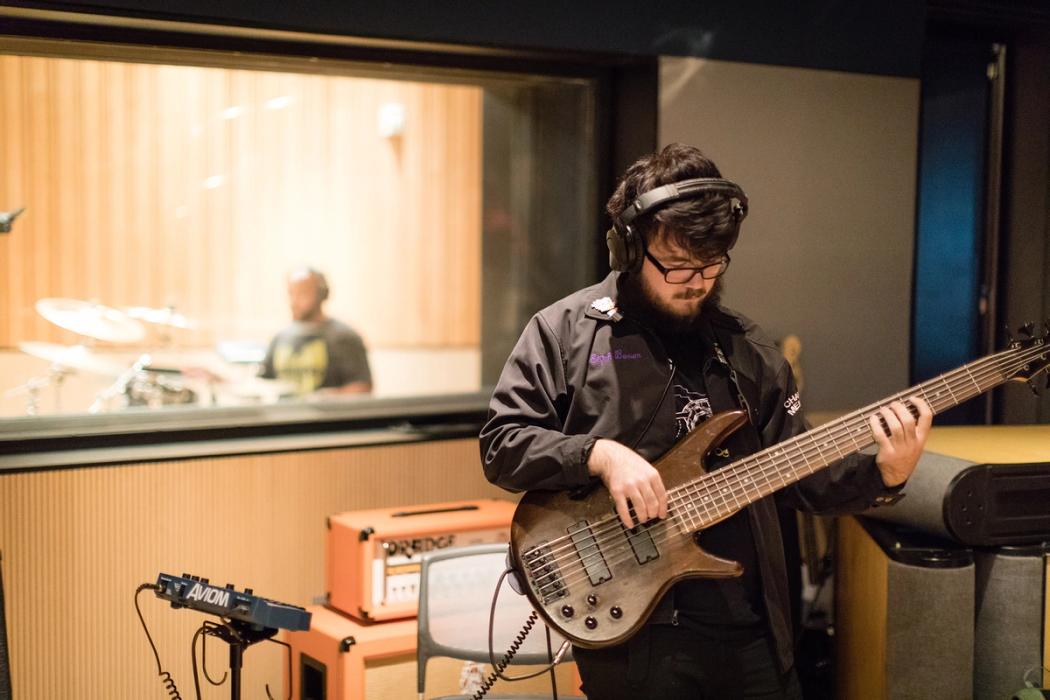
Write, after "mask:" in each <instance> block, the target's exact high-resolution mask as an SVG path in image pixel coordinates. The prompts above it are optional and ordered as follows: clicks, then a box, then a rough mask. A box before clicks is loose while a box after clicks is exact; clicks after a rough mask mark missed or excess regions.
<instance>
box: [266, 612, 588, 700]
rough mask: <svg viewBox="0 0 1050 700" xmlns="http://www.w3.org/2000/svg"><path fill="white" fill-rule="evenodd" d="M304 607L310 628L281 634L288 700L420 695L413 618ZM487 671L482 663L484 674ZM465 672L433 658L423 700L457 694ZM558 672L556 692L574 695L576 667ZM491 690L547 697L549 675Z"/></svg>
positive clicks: (562, 667) (522, 670)
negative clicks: (288, 672)
mask: <svg viewBox="0 0 1050 700" xmlns="http://www.w3.org/2000/svg"><path fill="white" fill-rule="evenodd" d="M307 609H308V610H309V611H310V612H311V613H313V616H312V618H311V621H310V629H309V630H307V631H305V632H288V633H287V634H286V635H285V641H286V642H287V643H288V644H289V645H290V646H291V653H292V677H291V691H292V692H291V695H292V700H390V699H392V698H415V697H418V693H417V692H416V620H415V618H411V619H407V620H392V621H388V622H373V623H368V622H362V621H360V620H356V619H354V618H352V617H349V616H347V615H343V614H342V613H340V612H337V611H335V610H332V609H330V608H325V607H321V606H312V607H309V608H307ZM540 629H541V630H542V628H540ZM533 633H534V634H535V633H536V630H534V631H533ZM504 651H505V650H504V649H497V650H496V657H497V658H499V657H500V656H502V654H503V652H504ZM489 670H490V667H489V666H488V665H487V664H486V665H485V667H484V672H485V674H486V675H487V674H488V671H489ZM530 670H535V668H534V667H532V666H514V667H513V669H512V671H511V673H512V674H513V675H517V674H519V673H526V672H528V671H530ZM465 672H466V671H465V669H464V662H463V661H459V660H456V659H447V658H435V659H432V660H431V662H430V663H429V664H428V668H427V684H426V689H427V692H426V697H428V698H431V697H439V696H442V695H451V694H455V693H458V692H460V679H461V677H462V676H463V675H464V673H465ZM556 672H557V676H558V691H559V693H560V694H561V693H564V694H566V695H569V694H572V693H576V692H578V691H577V689H578V688H579V687H580V681H579V676H578V674H577V673H576V664H560V665H559V666H558V668H557V671H556ZM492 692H493V694H494V695H500V694H506V693H541V694H542V693H546V694H548V695H549V694H550V677H549V676H548V675H546V674H544V675H542V676H539V677H537V678H532V679H529V680H526V681H521V682H516V683H507V682H505V681H499V682H497V683H496V685H495V686H494V687H493V690H492Z"/></svg>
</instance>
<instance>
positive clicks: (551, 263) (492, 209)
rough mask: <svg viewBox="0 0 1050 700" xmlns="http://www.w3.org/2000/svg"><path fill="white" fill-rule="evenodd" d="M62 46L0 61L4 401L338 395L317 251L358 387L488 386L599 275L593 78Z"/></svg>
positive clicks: (46, 409) (61, 407) (188, 402)
mask: <svg viewBox="0 0 1050 700" xmlns="http://www.w3.org/2000/svg"><path fill="white" fill-rule="evenodd" d="M68 46H69V45H68V44H67V45H65V46H64V48H63V51H64V52H65V53H66V55H62V56H58V55H19V54H18V53H17V52H13V51H9V52H8V53H6V54H0V93H2V94H0V98H2V100H3V104H4V108H3V109H2V110H0V158H2V162H3V163H4V176H3V178H2V180H0V211H5V212H7V211H12V210H15V209H17V208H19V207H25V211H24V212H23V213H22V214H20V215H19V216H18V218H17V219H15V220H14V222H13V223H12V225H11V231H10V233H7V234H0V416H6V417H14V416H25V415H27V414H32V415H48V414H55V413H84V412H88V411H91V412H100V413H111V412H115V411H129V410H135V411H146V410H153V411H156V410H163V409H166V408H170V407H176V406H177V407H180V408H186V407H201V408H206V407H210V406H231V405H233V406H237V405H251V404H269V403H276V402H278V401H280V402H290V401H292V402H294V401H303V400H308V401H340V400H349V398H348V397H347V395H343V394H339V395H336V394H335V390H336V389H338V388H339V387H340V386H341V385H343V384H345V383H347V382H348V381H349V382H351V383H352V384H354V386H353V387H351V388H367V386H366V385H365V386H362V385H361V384H360V383H358V382H356V381H355V380H359V379H362V378H363V376H364V375H363V374H362V373H361V372H360V362H357V363H356V365H355V362H356V360H355V361H354V362H350V363H342V362H341V361H340V357H344V356H345V354H346V352H347V350H346V347H347V346H353V341H352V340H347V336H346V335H345V331H344V332H342V335H341V334H340V333H339V332H334V331H332V329H331V326H330V325H327V324H322V323H320V322H319V319H318V317H317V315H316V314H310V315H308V316H307V317H306V319H305V320H303V319H300V320H299V321H298V322H296V321H294V320H293V318H292V310H291V301H290V297H289V290H290V287H289V285H288V282H289V275H290V274H291V275H292V276H293V277H296V278H298V277H299V276H302V274H303V273H302V270H303V268H306V267H309V268H312V269H313V270H316V271H319V272H321V273H323V275H324V278H325V281H326V283H327V287H328V289H329V294H328V298H327V299H325V300H324V301H323V304H322V305H321V307H320V309H321V313H322V315H323V316H324V317H327V318H331V319H337V320H339V321H340V322H342V323H345V324H346V325H347V326H349V327H350V328H352V329H353V331H354V332H355V333H356V334H357V335H358V336H359V338H360V340H361V342H362V343H363V346H364V349H365V354H366V356H367V363H368V365H369V367H370V375H371V380H372V382H371V392H370V393H365V394H357V395H355V396H354V397H353V398H356V399H357V400H360V399H361V398H367V397H390V396H415V395H434V394H448V393H462V392H473V391H479V390H480V389H481V388H482V386H483V385H484V383H485V381H486V379H487V380H488V381H491V378H492V377H493V376H495V375H496V374H498V367H496V366H495V363H496V360H495V359H494V358H497V357H498V358H499V360H498V362H499V364H502V360H503V358H505V357H506V355H507V353H508V351H509V349H510V345H511V344H512V343H513V341H514V339H515V338H516V336H517V333H518V332H519V331H520V329H521V327H522V326H523V325H524V321H525V318H527V316H528V315H529V314H531V313H532V312H534V311H535V310H537V309H538V308H540V307H541V306H542V305H544V304H546V303H549V302H550V301H553V300H554V299H557V298H558V297H559V296H561V295H562V294H564V293H567V292H568V291H571V290H572V289H575V288H577V287H578V286H581V285H582V284H585V283H587V282H588V281H589V280H590V279H591V278H592V277H593V270H592V258H593V241H592V232H593V231H595V230H596V213H597V212H596V211H595V207H594V202H595V194H594V186H595V185H594V182H595V172H594V170H595V157H594V144H593V140H594V137H593V133H594V130H595V129H594V118H595V116H594V108H593V101H594V86H593V84H592V83H591V82H589V81H586V80H578V79H566V78H554V77H546V76H536V75H505V74H482V73H473V74H470V75H469V76H467V75H465V74H464V73H463V72H452V71H447V75H442V74H441V73H440V72H436V71H435V70H434V69H433V68H428V69H427V70H426V72H425V73H424V72H423V71H422V70H418V71H415V73H414V72H413V70H414V69H413V68H412V67H398V68H397V69H396V70H394V69H389V68H387V74H386V75H383V76H381V77H377V75H378V74H379V71H380V68H377V67H375V66H371V67H367V70H365V69H361V68H360V66H359V65H357V64H347V65H345V66H339V65H335V66H333V63H332V62H326V63H325V64H324V65H323V66H321V67H320V68H318V70H317V71H316V72H313V73H312V72H310V71H309V70H308V69H305V68H304V67H303V64H304V63H306V62H305V61H302V60H300V59H289V60H288V63H289V67H288V69H287V70H282V69H281V67H280V65H278V67H277V69H274V68H273V64H274V63H278V64H280V60H279V59H273V60H270V61H269V63H268V68H267V70H259V69H258V68H257V67H256V66H255V65H251V64H248V62H247V61H246V65H245V67H240V66H237V65H222V66H220V67H216V66H215V65H214V63H215V61H213V60H210V59H209V57H208V56H207V55H202V54H201V53H200V52H193V53H192V54H189V53H188V52H187V55H189V56H191V59H189V60H185V61H182V60H181V59H180V60H179V61H171V60H170V57H169V58H167V59H166V60H165V61H150V62H134V61H130V60H128V58H127V56H126V55H125V54H126V53H127V52H126V50H125V51H124V52H123V53H121V52H120V51H119V50H118V49H119V47H116V48H114V52H115V56H116V58H115V59H114V60H100V59H98V58H97V53H96V54H93V56H94V57H93V58H90V59H86V58H77V57H75V56H73V55H70V51H69V48H68ZM73 46H74V48H75V45H73ZM95 51H96V52H97V49H95ZM136 52H137V53H138V54H142V53H143V50H142V49H136ZM74 53H75V51H74ZM168 53H169V54H170V53H171V52H168ZM166 56H167V54H166ZM224 60H225V61H226V63H227V64H228V63H229V59H228V57H226V58H224ZM206 63H211V64H212V65H204V64H206ZM552 272H554V273H556V274H552ZM312 279H313V283H314V284H313V287H314V288H316V286H317V285H316V278H312ZM552 280H554V283H553V284H552ZM308 286H309V285H308ZM307 307H309V304H307ZM282 331H283V336H282V341H288V342H282V343H280V347H278V348H276V351H275V352H274V353H273V356H274V357H275V358H276V359H277V364H278V365H279V366H278V367H276V368H275V372H273V374H274V375H276V378H273V379H266V378H260V362H261V360H262V359H263V358H264V356H265V355H266V353H267V349H268V347H269V345H270V343H271V340H272V339H274V337H275V336H277V335H278V334H280V333H282ZM512 334H513V335H512ZM350 352H351V354H353V351H352V350H351V351H350ZM489 358H491V359H489ZM343 364H348V366H349V367H350V369H348V370H347V371H345V372H342V373H340V372H337V371H335V369H336V368H337V367H339V366H341V365H343ZM355 366H356V369H355ZM315 389H316V390H315Z"/></svg>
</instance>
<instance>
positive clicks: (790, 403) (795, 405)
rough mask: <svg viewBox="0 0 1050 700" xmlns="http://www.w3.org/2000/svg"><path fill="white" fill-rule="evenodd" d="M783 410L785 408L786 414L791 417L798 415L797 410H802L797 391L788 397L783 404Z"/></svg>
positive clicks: (800, 399)
mask: <svg viewBox="0 0 1050 700" xmlns="http://www.w3.org/2000/svg"><path fill="white" fill-rule="evenodd" d="M784 408H786V409H787V412H788V413H789V414H790V415H792V416H793V415H795V414H796V413H798V410H799V409H800V408H802V398H801V397H800V396H799V395H798V392H797V391H796V392H795V393H794V394H792V395H791V396H789V397H788V400H787V401H785V402H784Z"/></svg>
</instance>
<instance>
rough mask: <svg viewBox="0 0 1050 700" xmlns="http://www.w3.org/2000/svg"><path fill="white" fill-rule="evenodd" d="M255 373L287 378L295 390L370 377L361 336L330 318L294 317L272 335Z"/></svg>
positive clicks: (357, 380) (261, 375) (302, 391)
mask: <svg viewBox="0 0 1050 700" xmlns="http://www.w3.org/2000/svg"><path fill="white" fill-rule="evenodd" d="M259 376H260V377H263V378H266V379H280V380H282V381H286V382H289V383H290V384H292V386H294V387H295V391H296V393H299V394H308V393H310V392H311V391H315V390H317V389H323V388H326V387H340V386H343V385H344V384H349V383H351V382H371V381H372V372H371V370H370V369H369V366H368V355H367V353H366V351H365V344H364V341H363V340H362V339H361V336H360V335H359V334H358V333H357V332H356V331H355V330H354V329H352V328H351V327H350V326H348V325H346V324H345V323H342V322H340V321H337V320H335V319H331V318H329V319H325V320H324V321H321V322H320V323H304V322H301V321H296V322H294V323H292V324H291V325H289V326H288V327H287V328H285V329H284V330H282V331H281V332H280V333H278V334H277V335H276V336H274V338H273V340H272V341H270V347H269V349H268V350H267V351H266V358H265V359H264V360H263V366H262V371H261V372H260V373H259Z"/></svg>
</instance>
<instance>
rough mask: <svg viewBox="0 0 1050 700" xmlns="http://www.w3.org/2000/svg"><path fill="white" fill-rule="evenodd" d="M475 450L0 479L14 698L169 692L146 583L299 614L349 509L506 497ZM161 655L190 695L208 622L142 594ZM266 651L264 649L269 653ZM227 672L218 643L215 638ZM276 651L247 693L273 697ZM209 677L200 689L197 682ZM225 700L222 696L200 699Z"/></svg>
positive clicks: (337, 453)
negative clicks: (157, 657)
mask: <svg viewBox="0 0 1050 700" xmlns="http://www.w3.org/2000/svg"><path fill="white" fill-rule="evenodd" d="M477 450H478V448H477V441H476V440H455V441H445V442H430V443H421V444H412V445H399V446H383V447H370V448H355V449H337V450H320V451H312V452H297V453H287V454H273V455H255V456H241V457H225V458H212V459H195V460H180V461H172V462H157V463H151V464H131V465H120V466H110V467H95V468H86V469H77V470H65V471H53V472H43V473H39V472H38V473H24V474H5V475H0V550H2V551H3V556H4V584H5V592H6V596H7V620H8V626H9V636H10V650H11V667H12V678H13V683H14V694H15V697H19V698H73V697H76V698H83V699H85V700H87V699H98V700H121V699H125V698H126V699H128V700H141V699H142V698H154V697H155V698H160V697H166V696H165V695H164V693H163V691H162V689H161V686H160V683H159V680H158V679H157V676H156V669H155V664H154V661H153V657H152V654H151V653H150V650H149V645H148V643H147V642H146V639H145V635H144V634H143V632H142V629H141V626H140V625H139V622H138V619H137V617H136V615H135V611H134V607H133V605H132V596H133V593H134V591H135V588H136V587H137V585H138V584H139V583H142V582H146V581H149V582H152V581H154V580H155V578H156V575H157V574H158V573H159V572H161V571H165V572H169V573H172V572H173V573H176V574H180V573H183V572H189V573H194V574H198V575H202V576H207V577H209V578H210V579H211V580H212V581H213V582H214V581H218V582H219V583H226V582H227V581H228V582H231V583H235V584H236V585H237V586H238V588H243V587H244V586H251V587H253V588H254V589H255V590H256V591H257V592H258V593H259V594H261V595H265V596H267V597H270V598H275V599H278V600H283V601H286V602H291V603H296V604H300V605H304V604H309V603H311V602H313V601H314V600H315V599H316V598H318V597H319V596H322V595H323V594H324V590H325V584H324V559H323V547H324V522H325V517H326V516H328V515H330V514H331V513H336V512H341V511H345V510H351V509H356V508H377V507H387V506H395V505H411V504H421V503H433V502H440V501H446V500H459V499H468V498H490V497H497V498H499V497H504V498H505V497H508V494H506V493H504V492H502V491H500V490H498V489H496V488H494V487H492V486H490V485H489V484H488V483H487V482H485V480H484V478H483V476H482V473H481V466H480V463H479V459H478V451H477ZM141 601H142V608H143V614H144V616H145V618H146V620H147V622H148V623H149V625H150V631H151V633H152V634H153V635H154V639H155V640H156V641H157V645H158V648H159V650H160V653H161V660H162V662H163V663H164V665H165V667H166V668H167V669H168V670H169V671H171V673H172V674H173V675H174V677H175V679H176V680H177V681H178V683H179V688H180V690H181V692H182V695H183V697H193V680H192V678H193V676H192V671H191V667H190V657H189V644H190V639H191V637H192V635H193V630H194V629H195V628H196V626H197V625H199V624H200V623H201V621H202V620H203V619H205V616H203V615H201V614H199V613H196V612H193V611H189V610H173V609H171V608H170V607H169V606H168V605H167V604H162V603H161V602H160V601H158V600H157V599H156V598H155V597H154V596H153V594H152V593H149V592H146V593H143V595H142V598H141ZM271 647H272V648H271ZM209 648H210V652H209V668H210V669H211V671H212V674H213V675H215V676H218V675H221V671H222V669H223V667H224V664H225V662H226V656H225V653H224V652H225V647H224V645H221V644H215V645H214V646H212V645H210V644H209ZM283 668H284V666H283V657H282V656H281V654H280V652H279V650H278V648H277V647H276V646H274V645H268V644H263V645H257V646H255V647H252V648H251V649H249V651H248V652H247V654H246V656H245V669H244V695H245V697H264V696H265V693H264V690H263V685H264V684H265V683H269V684H270V687H271V690H273V691H275V692H274V696H275V697H281V696H280V695H278V692H279V691H280V689H281V687H282V686H281V679H282V677H283ZM203 682H204V681H203V680H202V683H203ZM220 693H225V694H226V695H228V694H229V686H226V687H225V688H223V689H222V690H221V691H220V690H218V689H212V690H211V692H210V693H209V694H208V695H207V697H213V696H214V697H219V696H221V695H220Z"/></svg>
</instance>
